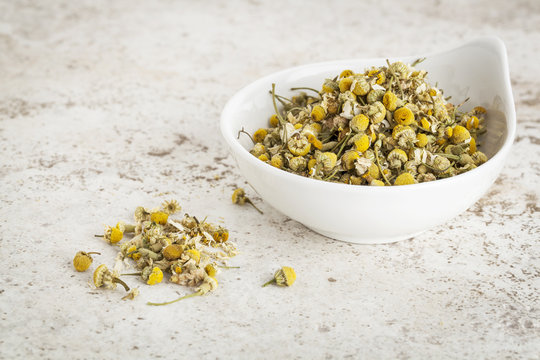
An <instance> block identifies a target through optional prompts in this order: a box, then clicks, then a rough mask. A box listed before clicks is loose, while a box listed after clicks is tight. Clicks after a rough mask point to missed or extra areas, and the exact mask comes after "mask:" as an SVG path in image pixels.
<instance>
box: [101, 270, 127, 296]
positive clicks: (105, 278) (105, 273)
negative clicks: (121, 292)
mask: <svg viewBox="0 0 540 360" xmlns="http://www.w3.org/2000/svg"><path fill="white" fill-rule="evenodd" d="M116 284H120V285H122V286H123V287H124V289H125V290H126V291H129V286H127V284H126V283H125V282H123V281H122V280H120V279H119V278H118V277H117V276H116V275H115V274H113V273H112V272H111V271H110V270H109V269H108V268H107V266H106V265H105V264H101V265H99V266H98V267H97V269H96V270H95V271H94V285H95V286H96V288H100V287H104V288H106V289H115V288H116Z"/></svg>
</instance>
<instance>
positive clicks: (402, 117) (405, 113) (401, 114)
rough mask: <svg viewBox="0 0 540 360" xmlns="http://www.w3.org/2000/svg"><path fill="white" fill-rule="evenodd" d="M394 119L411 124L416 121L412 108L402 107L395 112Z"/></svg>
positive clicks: (399, 122)
mask: <svg viewBox="0 0 540 360" xmlns="http://www.w3.org/2000/svg"><path fill="white" fill-rule="evenodd" d="M394 120H395V121H396V122H397V123H398V124H399V125H411V124H412V123H413V122H414V114H413V112H412V111H411V109H409V108H407V107H401V108H399V109H397V110H396V111H395V112H394Z"/></svg>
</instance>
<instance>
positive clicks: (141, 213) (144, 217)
mask: <svg viewBox="0 0 540 360" xmlns="http://www.w3.org/2000/svg"><path fill="white" fill-rule="evenodd" d="M148 220H150V211H148V210H146V209H145V208H143V207H142V206H138V207H137V208H136V209H135V221H137V222H143V221H148Z"/></svg>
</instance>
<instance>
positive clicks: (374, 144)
mask: <svg viewBox="0 0 540 360" xmlns="http://www.w3.org/2000/svg"><path fill="white" fill-rule="evenodd" d="M420 61H421V60H417V61H415V62H414V63H413V64H412V65H410V66H409V65H407V64H405V63H403V62H400V61H398V62H394V63H390V62H388V61H387V66H381V67H377V68H375V67H374V68H370V69H367V70H365V71H364V72H362V73H354V72H353V71H351V70H344V71H342V72H341V74H339V75H338V76H336V77H335V78H333V79H326V80H325V81H324V83H323V84H322V90H321V91H319V90H316V89H311V88H302V87H300V88H292V89H291V90H293V91H297V90H298V91H301V92H299V93H298V94H297V95H296V96H293V97H292V98H290V99H288V98H286V97H283V96H280V95H278V94H276V93H275V84H272V91H271V94H272V100H273V103H274V109H275V114H273V115H272V116H271V117H270V127H269V128H261V129H258V130H257V131H255V132H254V133H253V134H252V135H250V137H251V139H252V140H253V143H254V145H253V148H252V149H251V151H250V152H251V154H253V155H254V156H256V157H257V158H258V159H260V160H262V161H264V162H266V163H268V164H271V165H273V166H275V167H277V168H279V169H282V170H285V171H288V172H291V173H294V174H297V175H301V176H306V177H311V178H314V179H319V180H325V181H331V182H341V183H346V184H353V185H376V186H384V185H407V184H414V183H421V182H427V181H432V180H436V179H441V178H447V177H451V176H454V175H457V174H460V173H463V172H466V171H469V170H471V169H474V168H475V167H477V166H479V165H481V164H482V163H484V162H486V161H487V157H486V155H485V154H484V153H482V152H481V151H478V150H477V146H479V144H478V143H477V139H478V136H479V135H480V134H482V133H483V132H485V126H484V122H485V118H484V116H485V113H486V110H485V109H484V108H483V107H480V106H477V107H475V108H474V109H473V110H472V111H469V112H462V111H460V110H459V108H460V107H461V106H462V105H463V104H464V103H465V102H466V101H467V100H468V99H466V100H465V101H463V102H462V103H461V104H459V105H454V104H452V103H450V102H448V100H449V99H450V98H449V97H447V98H445V97H444V96H443V91H442V90H440V89H438V88H437V87H433V86H431V85H429V84H428V83H427V82H426V75H427V72H426V71H424V70H417V69H415V68H414V66H415V65H416V64H418V63H419V62H420ZM304 90H305V91H304ZM278 102H279V103H281V105H282V109H281V110H279V109H278ZM240 132H243V133H246V134H248V133H247V132H245V131H244V130H243V129H242V130H241V131H240ZM248 135H249V134H248Z"/></svg>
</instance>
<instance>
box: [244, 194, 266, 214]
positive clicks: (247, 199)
mask: <svg viewBox="0 0 540 360" xmlns="http://www.w3.org/2000/svg"><path fill="white" fill-rule="evenodd" d="M246 202H247V203H248V204H250V205H251V206H253V207H254V208H255V210H257V211H258V212H259V213H261V215H262V214H264V213H263V212H262V211H261V209H259V208H258V207H257V206H255V204H254V203H253V201H251V200H250V199H249V198H246Z"/></svg>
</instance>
